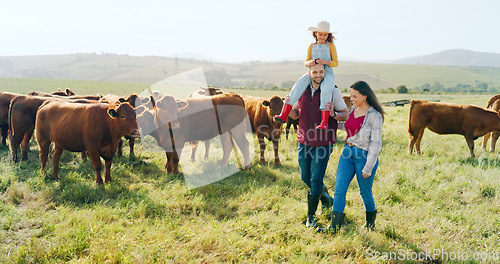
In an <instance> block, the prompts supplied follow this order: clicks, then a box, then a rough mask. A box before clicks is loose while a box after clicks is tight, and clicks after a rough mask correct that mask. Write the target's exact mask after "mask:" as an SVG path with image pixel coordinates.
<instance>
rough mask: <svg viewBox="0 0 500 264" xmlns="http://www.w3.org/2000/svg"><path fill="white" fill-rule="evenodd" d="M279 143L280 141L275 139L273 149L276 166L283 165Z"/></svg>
mask: <svg viewBox="0 0 500 264" xmlns="http://www.w3.org/2000/svg"><path fill="white" fill-rule="evenodd" d="M278 143H279V139H276V138H274V139H273V148H274V163H275V164H276V165H281V162H280V156H279V155H278V153H279V149H278Z"/></svg>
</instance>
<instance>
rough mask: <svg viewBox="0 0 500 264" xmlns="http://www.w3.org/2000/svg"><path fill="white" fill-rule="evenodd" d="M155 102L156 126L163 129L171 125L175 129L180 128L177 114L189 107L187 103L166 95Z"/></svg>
mask: <svg viewBox="0 0 500 264" xmlns="http://www.w3.org/2000/svg"><path fill="white" fill-rule="evenodd" d="M154 102H155V103H154V110H155V124H156V126H157V127H163V126H166V125H170V126H171V127H173V128H178V127H179V126H180V124H179V120H178V119H177V113H178V112H179V110H180V109H182V108H184V107H186V106H187V102H186V101H183V100H177V99H175V98H174V97H173V96H171V95H165V96H163V97H162V98H160V99H159V100H155V101H154Z"/></svg>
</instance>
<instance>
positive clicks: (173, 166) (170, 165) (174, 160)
mask: <svg viewBox="0 0 500 264" xmlns="http://www.w3.org/2000/svg"><path fill="white" fill-rule="evenodd" d="M165 154H166V155H167V164H165V171H166V172H167V173H173V174H179V155H177V152H176V151H175V150H174V151H172V152H165Z"/></svg>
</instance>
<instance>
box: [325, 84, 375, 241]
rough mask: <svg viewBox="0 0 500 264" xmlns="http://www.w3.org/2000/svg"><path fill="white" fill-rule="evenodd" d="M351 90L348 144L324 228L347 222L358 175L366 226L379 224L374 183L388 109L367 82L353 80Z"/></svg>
mask: <svg viewBox="0 0 500 264" xmlns="http://www.w3.org/2000/svg"><path fill="white" fill-rule="evenodd" d="M350 94H351V101H352V105H353V108H352V109H351V113H350V114H349V117H348V119H347V121H346V122H345V129H346V132H347V137H346V145H345V147H344V151H343V152H342V155H341V156H340V159H339V164H338V167H337V178H336V179H335V195H334V197H333V211H332V223H331V225H330V227H328V228H324V229H320V230H319V231H320V232H328V233H336V232H337V231H338V229H339V228H340V226H341V225H342V223H343V222H344V217H345V214H344V208H345V202H346V193H347V189H348V188H349V185H350V183H351V181H352V179H353V178H354V176H355V175H356V179H357V181H358V186H359V191H360V193H361V197H362V198H363V203H364V204H365V211H366V225H365V227H366V228H367V229H368V230H373V229H374V228H375V218H376V216H377V208H376V207H375V201H374V200H373V194H372V187H373V178H374V177H375V172H376V171H377V167H378V154H379V152H380V150H381V148H382V123H383V122H384V114H385V112H384V110H383V109H382V106H381V105H380V103H379V102H378V100H377V97H376V96H375V93H374V92H373V90H372V89H371V88H370V86H369V85H368V84H367V83H366V82H364V81H359V82H356V83H355V84H353V85H352V86H351V92H350Z"/></svg>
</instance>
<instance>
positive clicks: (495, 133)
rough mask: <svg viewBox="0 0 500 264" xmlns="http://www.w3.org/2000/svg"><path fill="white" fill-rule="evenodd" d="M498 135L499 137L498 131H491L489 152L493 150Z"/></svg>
mask: <svg viewBox="0 0 500 264" xmlns="http://www.w3.org/2000/svg"><path fill="white" fill-rule="evenodd" d="M498 137H500V133H498V132H492V133H491V143H490V144H491V146H490V152H495V145H496V144H497V140H498Z"/></svg>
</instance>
